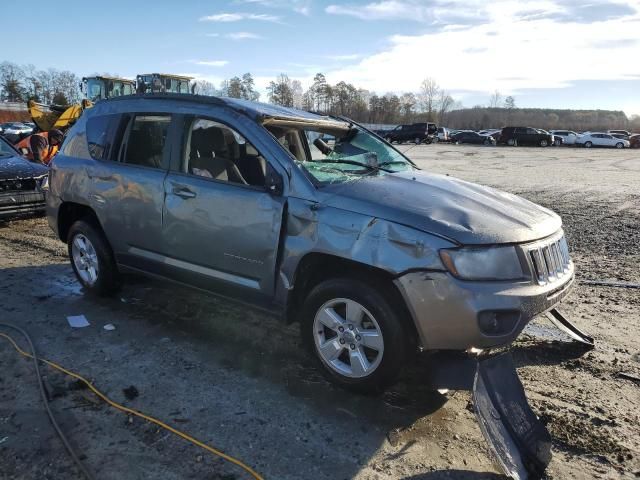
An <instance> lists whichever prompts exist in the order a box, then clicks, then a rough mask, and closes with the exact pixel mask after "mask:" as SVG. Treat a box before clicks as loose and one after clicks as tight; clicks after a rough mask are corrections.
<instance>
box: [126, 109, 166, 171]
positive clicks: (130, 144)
mask: <svg viewBox="0 0 640 480" xmlns="http://www.w3.org/2000/svg"><path fill="white" fill-rule="evenodd" d="M170 124H171V116H170V115H136V117H135V118H134V119H133V121H132V122H131V125H130V126H129V133H128V135H127V139H126V141H125V143H123V152H122V154H123V155H122V161H123V162H124V163H128V164H130V165H139V166H141V167H151V168H162V163H163V162H162V159H163V153H164V146H165V143H166V140H167V134H168V132H169V125H170Z"/></svg>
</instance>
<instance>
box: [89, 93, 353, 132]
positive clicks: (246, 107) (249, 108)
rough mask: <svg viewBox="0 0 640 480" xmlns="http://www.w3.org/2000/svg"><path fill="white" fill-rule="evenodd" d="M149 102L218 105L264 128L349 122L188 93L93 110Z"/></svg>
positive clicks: (131, 99)
mask: <svg viewBox="0 0 640 480" xmlns="http://www.w3.org/2000/svg"><path fill="white" fill-rule="evenodd" d="M148 100H152V101H163V100H164V101H170V102H171V103H174V104H175V103H182V104H188V103H196V104H200V105H202V104H205V105H206V104H209V105H219V106H225V107H228V108H231V109H233V110H235V111H237V112H239V113H243V114H244V115H246V116H248V117H250V118H252V119H253V120H255V121H256V122H259V123H262V124H263V125H267V124H268V123H270V124H277V123H278V122H280V124H282V123H283V122H286V120H291V121H296V124H297V125H298V126H301V125H306V126H309V127H311V126H317V127H322V128H325V129H327V128H334V129H338V130H348V126H349V123H348V122H347V121H346V120H340V119H336V118H332V117H329V116H327V115H321V114H318V113H312V112H307V111H304V110H298V109H297V108H291V107H283V106H280V105H273V104H270V103H261V102H253V101H251V100H244V99H241V98H229V97H214V96H205V95H194V94H188V93H155V94H141V95H123V96H120V97H113V98H109V99H105V100H100V101H99V102H97V103H96V107H97V106H99V105H101V104H104V105H106V104H116V103H118V102H125V103H130V104H131V103H133V104H135V103H137V102H145V101H148Z"/></svg>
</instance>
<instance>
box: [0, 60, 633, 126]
mask: <svg viewBox="0 0 640 480" xmlns="http://www.w3.org/2000/svg"><path fill="white" fill-rule="evenodd" d="M79 86H80V78H78V77H77V76H76V75H75V74H74V73H72V72H69V71H60V70H56V69H52V68H49V69H47V70H38V69H36V68H35V67H34V66H33V65H17V64H15V63H11V62H2V63H0V100H1V101H12V102H23V101H24V102H26V101H27V100H30V99H33V100H36V101H38V102H42V103H47V104H58V105H65V104H71V103H76V102H78V101H79V100H80V99H81V98H82V94H81V92H80V87H79ZM193 92H194V93H197V94H200V95H215V96H221V97H233V98H242V99H246V100H251V101H257V100H260V98H261V96H260V92H258V91H257V90H256V86H255V81H254V78H253V76H252V75H251V73H245V74H244V75H242V76H234V77H232V78H229V79H226V80H224V81H223V82H222V83H221V84H220V85H219V86H216V85H214V84H213V83H211V82H209V81H206V80H197V81H195V82H194V83H193ZM266 93H267V100H268V101H269V102H271V103H273V104H277V105H282V106H286V107H295V108H300V109H303V110H307V111H314V112H319V113H324V114H331V115H341V116H346V117H349V118H352V119H353V120H355V121H358V122H363V123H373V124H388V125H397V124H401V123H416V122H435V123H437V124H439V125H443V126H447V127H450V128H458V129H473V130H480V129H487V128H501V127H504V126H506V125H521V126H532V127H538V128H545V129H558V128H564V129H571V130H578V131H586V130H608V129H630V130H634V131H638V130H640V116H638V115H635V116H633V117H631V119H629V118H627V116H626V115H625V114H624V112H621V111H609V110H569V109H564V110H561V109H533V108H518V107H517V106H516V99H515V98H514V97H513V96H507V97H503V95H502V94H501V93H500V92H499V91H497V90H496V91H495V92H494V93H493V94H491V96H490V97H489V99H488V103H487V105H477V106H475V107H473V108H465V107H463V106H462V104H461V103H460V102H457V101H455V100H454V98H453V97H452V96H451V94H450V93H449V92H448V91H447V90H446V89H445V88H443V87H442V86H440V85H439V84H438V83H437V82H436V81H435V80H434V79H433V78H426V79H424V80H423V81H422V83H421V84H420V85H419V86H417V89H416V91H414V92H404V93H401V94H397V93H386V94H383V95H380V94H378V93H376V92H371V91H369V90H366V89H363V88H359V87H357V86H355V85H353V84H350V83H347V82H344V81H341V82H338V83H336V84H331V83H329V82H328V81H327V78H326V76H325V75H324V74H322V73H318V74H316V75H315V77H314V78H313V83H312V84H311V85H309V87H308V88H307V89H306V90H304V88H303V86H302V84H301V82H300V81H299V80H296V79H291V78H289V76H288V75H286V74H284V73H282V74H280V75H278V76H277V77H276V78H275V79H274V80H272V81H271V82H270V83H269V85H268V86H267V92H266Z"/></svg>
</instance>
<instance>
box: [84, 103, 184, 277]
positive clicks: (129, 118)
mask: <svg viewBox="0 0 640 480" xmlns="http://www.w3.org/2000/svg"><path fill="white" fill-rule="evenodd" d="M171 121H172V118H171V116H170V115H167V114H155V113H144V114H137V113H136V114H124V115H105V116H99V117H91V118H90V119H89V120H88V122H87V141H88V144H89V151H90V153H91V155H92V157H93V158H94V159H96V160H98V161H97V162H95V164H94V165H93V166H92V167H91V168H90V169H89V170H90V171H89V172H88V173H89V177H90V179H91V182H92V188H91V192H92V194H91V199H90V201H91V202H92V207H93V209H94V210H95V212H96V214H97V215H98V218H99V219H100V222H101V225H102V227H103V229H104V231H105V233H106V234H107V237H108V238H109V241H110V243H111V246H112V247H113V249H114V252H115V253H116V256H117V257H118V261H119V262H120V263H124V264H129V265H131V266H135V267H144V266H145V265H144V264H145V263H146V261H145V257H144V252H147V251H152V252H156V251H161V250H162V235H161V234H162V207H163V203H164V179H165V176H166V175H167V171H168V166H169V155H170V152H169V148H168V147H167V142H166V139H167V136H168V133H169V129H170V127H171Z"/></svg>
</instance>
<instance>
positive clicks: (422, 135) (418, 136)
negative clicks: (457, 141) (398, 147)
mask: <svg viewBox="0 0 640 480" xmlns="http://www.w3.org/2000/svg"><path fill="white" fill-rule="evenodd" d="M437 135H438V126H437V125H436V124H435V123H413V124H411V125H398V126H397V127H396V128H394V129H393V130H391V131H390V132H387V133H386V134H385V136H384V139H385V140H386V141H387V142H389V143H393V142H397V143H405V142H413V143H415V144H419V143H431V142H432V141H433V139H434V138H435V137H437Z"/></svg>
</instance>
